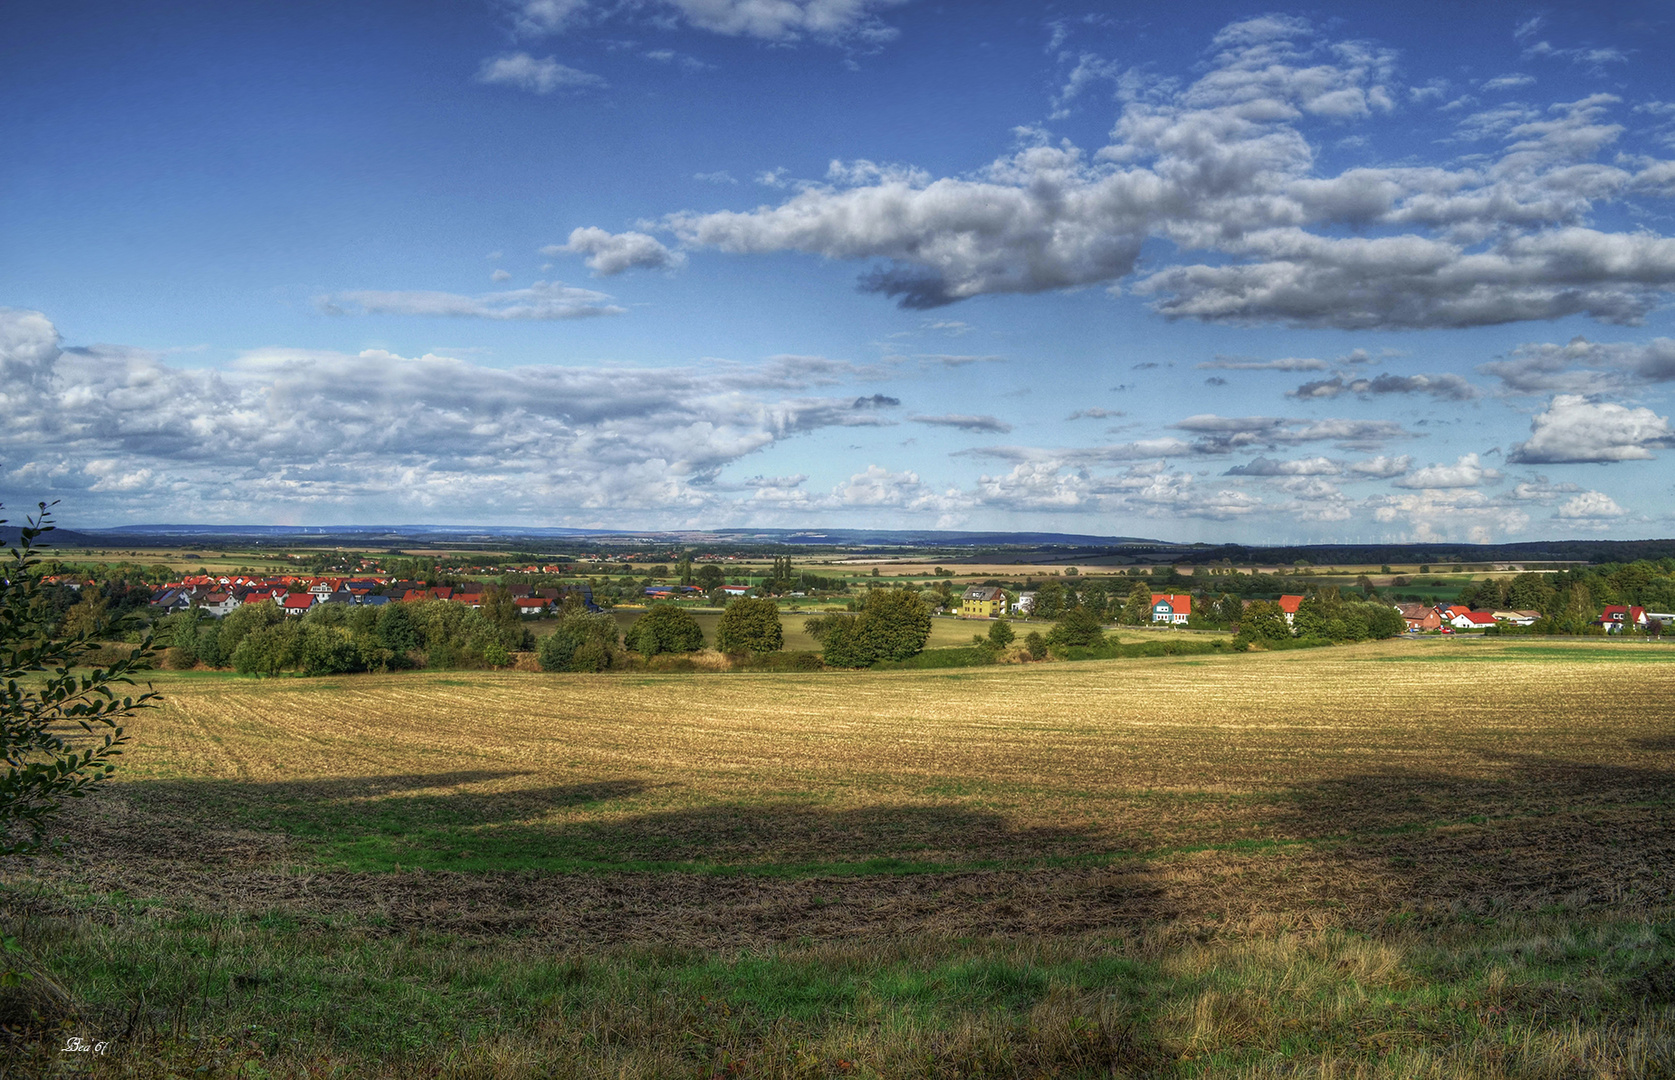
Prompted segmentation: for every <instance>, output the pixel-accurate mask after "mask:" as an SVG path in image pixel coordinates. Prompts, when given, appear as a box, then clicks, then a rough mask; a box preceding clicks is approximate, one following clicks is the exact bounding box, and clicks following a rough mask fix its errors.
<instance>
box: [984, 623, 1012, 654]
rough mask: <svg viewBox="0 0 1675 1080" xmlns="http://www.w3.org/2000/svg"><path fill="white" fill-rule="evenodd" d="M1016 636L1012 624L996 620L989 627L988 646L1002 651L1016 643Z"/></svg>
mask: <svg viewBox="0 0 1675 1080" xmlns="http://www.w3.org/2000/svg"><path fill="white" fill-rule="evenodd" d="M1017 638H1018V635H1017V634H1016V633H1015V632H1014V631H1013V629H1012V624H1011V623H1009V622H1007V621H1006V620H1005V619H996V620H995V622H994V624H993V625H992V626H990V627H989V644H991V645H993V646H994V647H995V648H997V649H1004V648H1006V646H1008V645H1010V644H1012V642H1014V641H1016V640H1017Z"/></svg>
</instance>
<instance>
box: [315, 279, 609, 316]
mask: <svg viewBox="0 0 1675 1080" xmlns="http://www.w3.org/2000/svg"><path fill="white" fill-rule="evenodd" d="M319 305H320V308H321V310H323V311H325V312H326V313H327V314H331V315H444V316H450V317H456V318H477V319H535V320H551V319H587V318H592V317H594V316H596V315H621V314H622V313H623V312H624V311H626V310H627V309H626V308H623V307H619V306H617V305H616V304H613V303H611V297H610V296H609V295H607V294H606V293H602V292H594V291H593V290H592V289H578V288H576V287H574V286H571V285H566V284H564V283H563V282H562V281H554V282H550V283H549V282H545V281H537V282H536V283H535V284H534V285H532V286H530V287H529V288H527V289H512V290H510V291H508V292H497V293H484V294H482V295H480V296H462V295H460V294H458V293H446V292H426V291H419V290H411V291H380V290H376V289H357V290H351V291H349V292H340V293H333V294H331V295H330V296H323V297H321V298H320V299H319Z"/></svg>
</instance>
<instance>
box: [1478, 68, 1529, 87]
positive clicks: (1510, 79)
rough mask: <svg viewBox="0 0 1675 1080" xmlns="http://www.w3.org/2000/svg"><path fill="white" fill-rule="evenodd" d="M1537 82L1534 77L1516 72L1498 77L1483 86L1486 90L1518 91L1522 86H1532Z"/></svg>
mask: <svg viewBox="0 0 1675 1080" xmlns="http://www.w3.org/2000/svg"><path fill="white" fill-rule="evenodd" d="M1534 82H1535V76H1534V75H1525V74H1523V73H1522V72H1516V73H1513V74H1508V75H1497V76H1495V77H1494V78H1493V79H1489V80H1488V81H1486V82H1485V83H1484V84H1483V89H1485V90H1516V89H1518V88H1519V87H1520V86H1530V85H1532V84H1533V83H1534Z"/></svg>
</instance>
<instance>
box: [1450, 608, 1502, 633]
mask: <svg viewBox="0 0 1675 1080" xmlns="http://www.w3.org/2000/svg"><path fill="white" fill-rule="evenodd" d="M1448 625H1449V626H1452V627H1453V628H1454V629H1456V630H1486V629H1488V628H1489V627H1491V626H1495V625H1496V622H1495V614H1494V612H1492V611H1462V612H1460V613H1459V614H1457V615H1455V616H1454V617H1453V618H1451V619H1449V620H1448Z"/></svg>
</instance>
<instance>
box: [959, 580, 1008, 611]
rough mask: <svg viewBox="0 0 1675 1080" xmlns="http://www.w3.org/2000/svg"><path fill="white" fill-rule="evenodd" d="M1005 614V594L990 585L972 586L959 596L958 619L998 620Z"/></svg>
mask: <svg viewBox="0 0 1675 1080" xmlns="http://www.w3.org/2000/svg"><path fill="white" fill-rule="evenodd" d="M1005 614H1006V593H1005V591H1003V590H1001V589H998V588H995V587H994V586H992V585H973V586H972V587H971V588H969V589H967V590H966V591H965V592H964V593H961V594H960V618H962V619H998V618H1000V617H1001V616H1002V615H1005Z"/></svg>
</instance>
